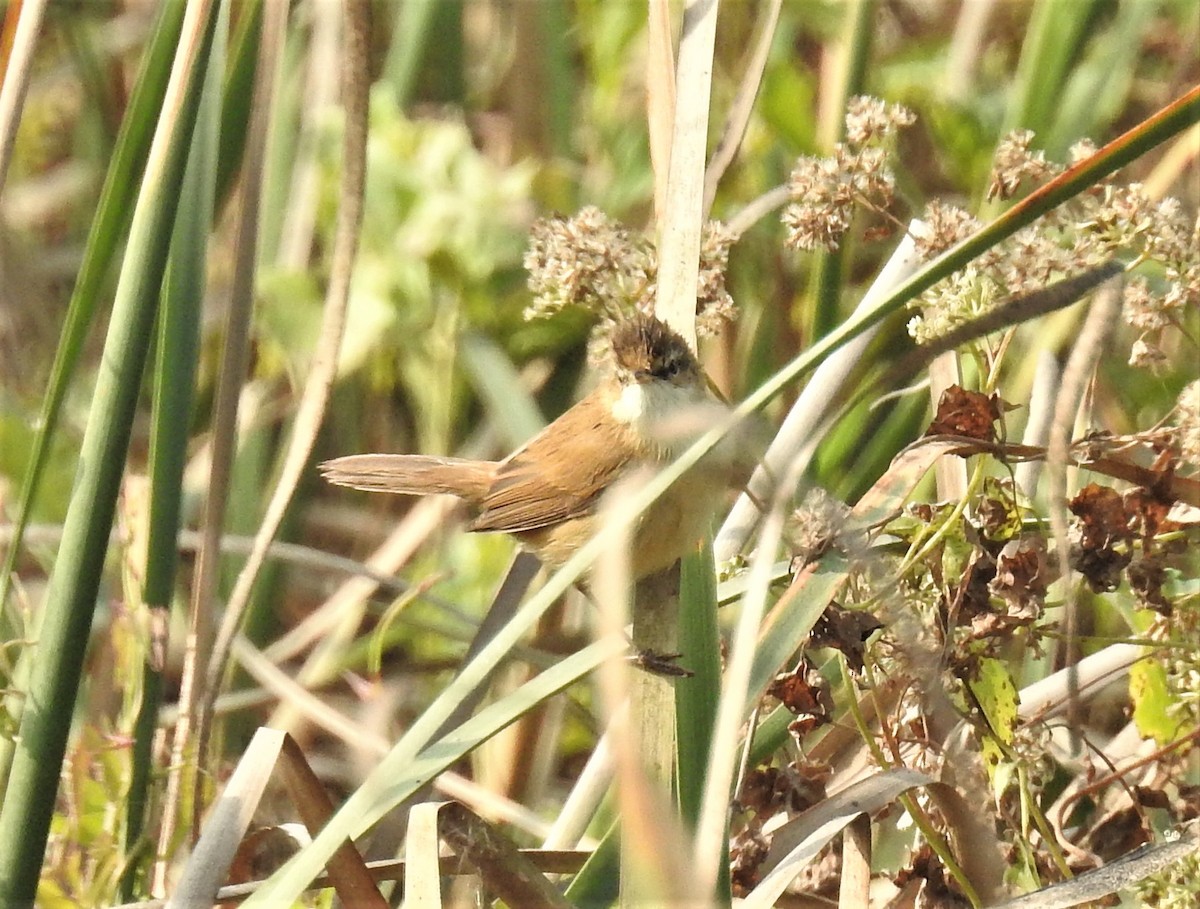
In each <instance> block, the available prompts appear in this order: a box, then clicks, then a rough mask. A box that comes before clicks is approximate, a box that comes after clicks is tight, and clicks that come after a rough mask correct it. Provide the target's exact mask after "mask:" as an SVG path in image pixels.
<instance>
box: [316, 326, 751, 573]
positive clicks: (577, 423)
mask: <svg viewBox="0 0 1200 909" xmlns="http://www.w3.org/2000/svg"><path fill="white" fill-rule="evenodd" d="M612 356H613V366H614V368H613V369H612V371H611V373H610V374H609V375H608V376H606V377H605V379H604V380H603V381H602V382H601V383H600V384H599V385H598V386H597V387H596V389H595V390H594V391H592V392H591V393H590V394H589V395H588V396H587V397H585V398H584V399H583V400H581V401H580V402H579V403H578V404H576V405H575V406H574V407H572V408H570V409H569V410H567V411H566V412H565V413H564V414H563V415H562V416H560V417H559V418H558V419H557V420H555V421H554V422H553V423H551V424H550V425H549V426H547V427H546V428H545V429H543V430H542V431H541V432H540V433H538V435H536V436H535V437H534V438H533V439H531V440H530V441H529V442H527V443H526V444H525V445H524V446H522V447H521V448H519V449H517V450H516V451H515V452H513V453H512V454H511V455H509V456H508V457H507V458H505V459H504V460H502V461H475V460H469V459H466V458H441V457H429V456H426V455H402V454H365V455H351V456H349V457H344V458H336V459H335V460H332V461H326V462H325V463H324V464H322V465H321V467H320V469H321V473H322V474H323V475H324V476H325V478H326V479H327V480H329V481H330V482H332V483H336V484H337V485H339V486H350V487H352V488H354V489H364V490H368V491H371V492H391V493H400V494H403V495H427V494H430V493H448V494H449V495H453V496H457V497H458V498H460V499H462V500H463V501H465V502H466V503H467V504H468V505H469V506H470V507H471V509H472V510H473V511H474V513H475V517H474V519H473V520H472V521H471V523H470V524H469V525H468V529H470V530H473V531H503V532H505V533H511V534H512V535H513V536H515V537H516V538H517V540H518V541H519V542H520V543H521V544H522V545H523V546H525V547H526V548H527V549H529V550H531V551H533V552H534V553H535V554H536V555H537V556H538V557H539V558H540V559H541V560H542V561H543V562H546V563H547V564H549V565H551V566H558V565H561V564H562V563H563V562H565V561H566V560H567V559H568V558H570V556H571V555H572V554H573V553H574V552H575V551H576V550H577V549H579V547H580V546H582V545H583V544H584V543H585V542H586V541H587V540H588V539H589V538H590V537H591V536H593V534H594V533H595V532H596V529H597V526H596V520H597V517H596V516H597V512H598V507H599V504H600V500H601V498H602V497H603V495H604V493H605V491H606V490H608V489H609V488H610V487H612V486H613V485H614V484H616V483H618V482H620V481H621V480H622V479H623V478H625V477H628V476H630V475H631V474H632V473H633V472H634V471H636V470H638V469H643V468H646V467H651V468H652V467H655V466H661V465H664V464H667V463H670V462H671V461H672V460H673V459H674V458H675V457H676V456H677V455H678V454H679V453H680V452H682V451H683V450H684V449H685V448H686V447H687V446H688V444H690V443H691V442H692V441H693V440H694V439H695V438H697V437H698V436H699V435H700V433H701V432H703V431H704V430H706V429H708V428H709V426H711V425H712V424H713V423H714V422H715V420H716V419H719V418H721V417H723V416H724V415H725V414H726V413H728V409H727V408H725V407H724V405H721V404H719V403H718V402H717V401H716V400H715V399H713V398H712V397H711V396H709V394H708V393H707V390H706V386H705V380H704V375H703V373H702V372H701V370H700V365H699V363H698V362H697V361H696V357H695V355H694V354H693V353H692V351H691V349H690V348H689V347H688V345H687V342H686V341H684V339H683V338H682V337H681V336H680V335H679V334H677V333H676V332H674V331H672V330H671V329H670V328H669V327H667V326H666V325H665V324H664V323H662V322H660V321H659V320H658V319H656V318H654V317H653V316H646V315H637V316H635V317H633V318H632V319H629V320H628V321H625V322H622V323H619V324H618V325H617V326H616V327H615V328H614V329H613V333H612ZM729 474H730V468H729V466H728V459H727V458H722V457H708V458H706V459H705V460H703V461H701V463H700V464H699V465H697V466H696V467H695V468H693V469H692V470H690V471H689V472H688V473H687V474H685V475H684V476H683V477H682V478H681V479H680V480H679V481H677V482H676V483H675V484H674V485H673V486H672V487H671V488H670V489H669V490H668V491H667V492H666V493H665V494H664V495H663V496H661V497H660V498H659V499H658V501H656V502H655V503H654V504H653V505H652V506H651V507H650V508H649V509H648V510H647V511H646V512H645V513H644V514H643V515H642V516H641V519H640V521H639V522H638V524H637V526H636V528H635V530H634V539H633V543H632V546H631V563H632V572H633V575H634V577H638V578H640V577H644V576H645V575H648V574H651V573H653V572H655V571H659V570H661V569H664V568H667V567H669V566H670V565H672V564H673V563H674V562H675V560H676V559H678V558H679V557H680V556H681V555H683V553H684V552H685V551H686V550H687V549H688V547H689V546H692V545H694V544H695V543H696V541H697V540H699V539H700V537H701V536H702V535H703V534H704V532H705V531H706V530H707V528H708V522H709V521H710V520H711V518H712V514H713V511H714V510H715V507H716V505H717V504H718V502H719V501H720V498H721V496H722V495H723V493H724V491H725V488H726V485H727V483H728V481H729Z"/></svg>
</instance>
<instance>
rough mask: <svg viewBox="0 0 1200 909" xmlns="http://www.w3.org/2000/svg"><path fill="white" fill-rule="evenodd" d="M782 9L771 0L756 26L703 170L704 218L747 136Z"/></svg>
mask: <svg viewBox="0 0 1200 909" xmlns="http://www.w3.org/2000/svg"><path fill="white" fill-rule="evenodd" d="M782 8H783V0H770V3H769V5H768V6H767V11H766V12H765V13H764V14H763V17H762V22H761V24H760V25H759V32H758V37H757V38H756V39H755V41H754V50H753V52H752V53H751V54H750V61H749V63H747V65H746V72H745V75H743V76H742V81H741V84H739V85H738V90H737V95H736V96H735V97H734V99H733V104H732V105H731V107H730V109H729V117H728V119H727V120H726V121H725V129H724V131H723V132H722V133H721V139H720V141H718V142H717V147H716V148H715V149H714V150H713V153H712V158H711V160H710V161H709V162H708V168H707V169H706V170H705V172H704V204H703V205H702V206H701V210H702V212H703V217H704V218H707V217H708V215H709V212H711V211H712V205H713V199H715V198H716V195H717V186H718V185H719V184H720V182H721V177H723V176H724V175H725V171H726V170H728V168H729V165H730V164H732V163H733V159H734V157H735V156H736V155H737V152H738V149H739V148H741V145H742V140H743V139H744V138H745V137H746V127H747V126H749V125H750V115H751V113H753V111H754V99H755V98H757V97H758V90H759V89H760V88H761V87H762V80H763V73H764V72H766V69H767V58H768V57H769V56H770V53H771V42H772V40H773V39H774V37H775V30H776V29H777V28H778V27H779V13H780V10H781V9H782Z"/></svg>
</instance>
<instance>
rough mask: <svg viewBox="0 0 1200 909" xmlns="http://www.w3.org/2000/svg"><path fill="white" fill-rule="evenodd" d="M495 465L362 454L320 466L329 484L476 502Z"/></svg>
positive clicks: (470, 461) (462, 459)
mask: <svg viewBox="0 0 1200 909" xmlns="http://www.w3.org/2000/svg"><path fill="white" fill-rule="evenodd" d="M493 467H494V465H493V464H492V463H491V462H488V461H472V460H470V459H468V458H439V457H431V456H428V455H402V454H362V455H349V456H348V457H344V458H334V459H333V460H332V461H325V462H324V463H323V464H321V465H320V466H319V468H318V469H319V470H320V471H321V475H322V476H323V477H325V479H326V480H328V481H329V482H330V483H334V484H336V485H338V486H349V487H351V488H352V489H363V490H366V491H367V492H391V493H397V494H400V495H428V494H430V493H448V494H449V495H453V496H458V497H459V498H462V499H466V500H467V501H468V502H478V501H479V500H480V499H482V498H483V496H484V494H485V493H486V492H487V490H488V488H489V487H490V486H491V483H492V472H493Z"/></svg>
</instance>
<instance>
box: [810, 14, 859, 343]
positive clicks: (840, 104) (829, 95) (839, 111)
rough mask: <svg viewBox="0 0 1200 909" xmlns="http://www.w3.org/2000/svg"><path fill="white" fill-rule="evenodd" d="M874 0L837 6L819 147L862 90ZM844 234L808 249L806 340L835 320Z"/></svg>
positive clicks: (828, 143)
mask: <svg viewBox="0 0 1200 909" xmlns="http://www.w3.org/2000/svg"><path fill="white" fill-rule="evenodd" d="M876 5H877V4H876V2H875V0H851V2H849V3H848V4H847V5H846V9H845V11H844V12H843V14H842V15H843V16H844V17H845V25H844V27H845V31H844V32H843V34H842V36H841V39H840V40H839V41H838V43H837V46H836V50H834V51H831V52H832V53H836V57H835V58H834V60H833V65H832V66H831V67H830V69H831V70H832V75H833V78H830V79H828V80H827V81H826V84H825V85H824V86H823V90H822V92H821V97H820V102H819V103H820V111H819V114H818V117H819V121H820V122H819V123H818V126H817V128H818V134H819V138H820V143H821V148H822V151H823V152H825V153H829V152H832V151H833V146H834V144H835V143H836V142H839V141H840V140H841V139H842V137H843V135H844V134H845V132H846V107H847V103H848V102H849V100H850V97H851V96H852V95H856V94H858V93H859V92H861V91H862V90H863V83H864V82H865V80H866V69H867V59H868V56H869V54H870V48H871V39H872V37H873V34H874V31H873V29H872V28H871V21H872V18H873V17H874V14H875V9H876ZM849 241H850V238H849V237H846V238H845V240H844V241H843V242H842V243H841V244H840V245H839V246H838V248H837V249H835V250H832V251H825V250H819V251H817V252H816V253H814V254H813V258H812V263H813V264H812V271H811V275H812V277H811V283H810V285H809V292H808V295H807V297H806V303H807V305H808V313H807V318H806V319H805V320H804V321H805V327H806V328H807V329H808V333H809V339H810V341H813V340H816V339H817V338H820V337H823V336H824V335H826V334H827V333H828V332H829V331H830V329H832V328H833V326H834V325H836V324H837V321H838V309H839V306H840V304H841V295H842V265H843V263H844V262H845V261H846V259H847V256H848V255H849Z"/></svg>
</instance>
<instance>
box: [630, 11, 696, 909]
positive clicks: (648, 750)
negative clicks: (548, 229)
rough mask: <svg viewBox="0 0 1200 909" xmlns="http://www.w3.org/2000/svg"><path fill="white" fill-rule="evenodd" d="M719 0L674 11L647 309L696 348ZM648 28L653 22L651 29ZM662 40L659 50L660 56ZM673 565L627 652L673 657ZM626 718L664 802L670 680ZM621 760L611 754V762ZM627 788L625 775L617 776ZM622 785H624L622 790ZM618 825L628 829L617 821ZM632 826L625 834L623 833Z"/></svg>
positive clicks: (643, 693)
mask: <svg viewBox="0 0 1200 909" xmlns="http://www.w3.org/2000/svg"><path fill="white" fill-rule="evenodd" d="M718 5H719V4H718V0H688V2H687V3H686V4H685V6H684V10H683V27H682V30H681V37H680V42H679V60H678V68H677V70H676V73H675V78H674V85H675V86H682V87H683V89H684V90H683V91H682V92H679V91H676V92H675V105H674V112H673V116H672V118H671V121H670V124H671V144H670V149H669V154H668V158H667V170H666V192H665V196H663V198H662V206H661V207H660V208H658V211H657V214H658V216H659V221H658V225H657V227H658V259H659V270H658V297H657V299H656V300H655V305H654V308H655V313H656V314H657V315H658V317H659V318H660V319H662V320H663V321H665V322H667V323H668V324H669V325H671V326H672V327H673V328H675V330H677V331H678V332H679V333H680V334H682V335H683V337H684V338H686V339H687V342H688V344H689V345H690V346H691V347H692V348H693V349H694V348H695V346H696V290H697V285H698V274H699V268H700V240H701V234H702V232H703V228H704V209H703V205H704V171H705V162H706V157H707V153H708V116H709V103H710V99H711V96H712V69H713V51H714V48H715V45H716V34H717V11H718ZM664 6H665V4H651V25H652V27H651V36H652V38H653V37H654V36H658V38H657V41H656V44H655V46H654V48H652V49H656V50H659V51H660V53H659V54H657V55H652V61H653V59H655V58H656V59H658V61H659V62H658V64H657V66H655V64H654V63H653V62H651V64H650V67H651V68H652V70H656V71H657V72H658V73H659V74H660V78H659V79H658V80H657V81H659V82H661V83H663V84H664V85H665V84H667V83H668V82H670V79H669V77H667V76H662V75H661V74H662V73H663V72H664V70H666V71H669V69H670V67H669V56H667V58H666V59H665V60H664V59H662V57H663V53H662V51H663V48H662V46H661V45H662V37H661V33H662V31H663V28H662V20H663V18H664V16H665V13H664V12H663V7H664ZM655 23H657V25H655ZM669 50H670V48H669V43H668V45H667V47H666V48H665V51H666V52H667V53H668V54H669ZM664 92H665V89H664V90H662V91H660V92H657V93H655V92H651V93H650V97H649V98H648V101H650V102H654V100H655V98H656V96H657V97H658V101H659V103H660V104H661V102H662V101H663V100H664V98H663V97H662V94H663V93H664ZM648 114H649V116H650V118H651V121H650V124H649V126H650V132H651V135H652V136H653V135H655V134H656V132H657V131H658V130H659V129H662V128H663V124H661V123H660V122H658V120H657V118H658V117H661V116H662V112H661V111H660V110H659V111H656V110H655V109H654V106H653V104H652V105H651V107H650V109H649V110H648ZM661 159H662V154H661V151H660V152H659V153H658V155H657V160H655V162H654V164H655V168H656V170H655V173H656V178H657V183H658V185H659V186H661V176H662V170H661V165H662V163H663V162H662V160H661ZM678 577H679V575H678V569H676V568H671V569H668V570H667V571H665V572H661V573H660V574H658V575H654V576H652V577H649V578H645V579H643V580H642V581H641V583H639V584H638V585H637V588H636V590H635V595H634V602H633V607H632V613H633V614H632V618H633V633H632V638H633V646H634V649H635V650H636V651H638V652H644V653H650V654H668V653H674V652H675V651H676V643H677V641H678V634H679V593H678V590H679V585H678ZM630 688H631V690H630V694H631V698H632V709H631V719H632V721H633V724H634V725H633V727H632V728H633V730H634V731H635V733H636V735H635V741H636V743H637V749H638V752H639V754H640V760H641V764H642V768H644V772H645V773H647V774H648V780H647V782H648V783H649V784H650V785H651V786H653V787H655V788H656V789H657V797H658V798H660V799H662V800H663V801H664V803H665V802H666V800H667V798H668V797H669V794H670V792H671V780H672V777H673V775H674V770H675V756H676V740H675V685H674V679H672V678H670V677H667V676H664V675H661V674H658V673H649V672H639V673H637V674H636V675H635V677H634V678H633V679H631V686H630ZM620 760H621V755H620V754H618V764H619V763H620ZM622 778H623V779H625V780H626V782H627V784H628V783H629V782H630V781H631V779H632V778H631V777H630V775H629V774H622ZM626 788H628V786H627V787H626ZM625 822H626V823H627V824H629V823H632V818H631V817H630V816H628V815H627V816H626V818H625ZM633 832H634V831H633V830H629V831H627V835H632V834H633ZM638 859H639V857H638V856H637V855H635V854H633V852H632V851H631V849H630V848H628V846H627V847H623V848H622V850H621V866H622V874H621V903H622V904H623V905H631V904H633V903H635V902H638V901H639V900H640V899H641V898H642V897H644V896H645V895H646V894H645V893H641V892H639V887H640V885H644V884H647V883H650V882H648V881H646V880H645V868H644V864H643V863H642V862H640V861H639V860H638Z"/></svg>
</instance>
